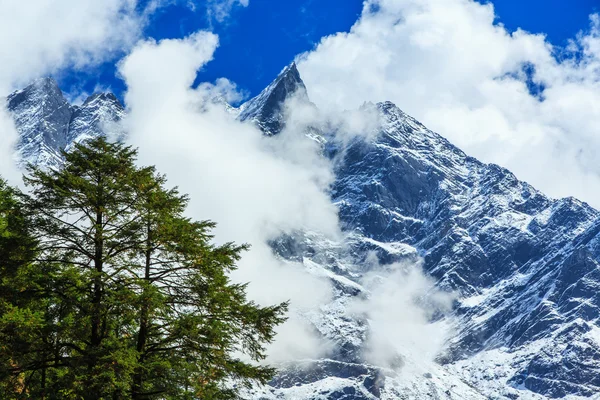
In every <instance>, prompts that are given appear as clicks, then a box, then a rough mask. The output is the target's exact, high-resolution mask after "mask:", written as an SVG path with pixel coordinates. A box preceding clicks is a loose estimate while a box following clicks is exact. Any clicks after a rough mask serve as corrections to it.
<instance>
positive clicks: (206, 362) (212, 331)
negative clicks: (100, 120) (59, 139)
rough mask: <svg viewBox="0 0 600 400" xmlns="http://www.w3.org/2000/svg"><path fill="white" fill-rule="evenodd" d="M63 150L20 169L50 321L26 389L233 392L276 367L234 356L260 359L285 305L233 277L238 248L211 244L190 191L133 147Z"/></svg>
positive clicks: (100, 395)
mask: <svg viewBox="0 0 600 400" xmlns="http://www.w3.org/2000/svg"><path fill="white" fill-rule="evenodd" d="M64 156H65V160H66V162H65V165H64V167H63V168H62V169H60V170H56V171H43V170H41V169H37V168H32V169H31V175H30V176H29V177H27V178H26V183H27V184H28V185H30V186H31V188H32V196H31V198H30V200H29V201H28V209H29V210H30V212H31V214H32V215H33V218H32V224H33V229H34V232H35V235H36V236H37V237H38V238H39V249H38V250H39V255H38V256H36V257H35V258H36V261H35V263H34V264H35V265H36V266H37V267H38V268H43V269H45V270H46V271H48V275H49V277H48V280H47V281H46V282H45V285H46V286H49V287H47V288H45V289H44V292H45V293H46V296H45V297H44V299H45V301H46V302H47V303H48V304H47V305H46V308H45V310H46V312H45V313H44V314H43V318H42V320H43V321H44V322H43V323H40V324H41V325H43V327H44V328H45V329H46V330H50V332H48V335H47V337H48V338H49V339H50V340H48V343H47V344H46V347H44V349H45V351H44V352H40V353H38V358H40V357H41V358H42V360H41V361H40V360H38V362H37V364H38V365H42V366H43V370H44V380H43V383H42V382H41V381H40V383H39V384H38V385H37V386H36V388H34V387H33V386H32V388H31V389H30V391H29V392H28V393H31V394H33V393H34V392H35V391H36V390H37V393H38V394H39V393H52V397H49V398H64V399H71V398H73V399H80V398H84V399H129V398H134V399H233V398H236V397H237V390H236V388H239V386H240V384H250V383H252V382H261V383H265V382H266V381H268V379H269V378H270V377H271V376H272V375H273V373H274V370H273V369H271V368H268V367H263V366H257V365H254V364H251V363H247V362H242V361H241V360H239V359H238V358H236V356H235V355H236V354H241V353H245V354H246V355H247V356H249V357H250V359H252V360H254V361H260V360H262V359H264V351H265V349H264V345H266V344H267V343H269V342H270V341H272V340H273V337H274V328H275V327H276V326H277V325H278V324H279V323H281V322H283V320H284V316H283V315H284V312H285V310H286V308H287V304H285V303H284V304H279V305H276V306H273V307H260V306H258V305H257V304H255V303H253V302H251V301H248V300H247V299H246V294H245V286H244V285H239V284H234V283H232V282H231V281H230V279H229V272H231V271H232V270H233V269H234V268H235V262H236V261H237V260H238V259H239V257H240V252H242V251H243V250H245V248H246V247H245V246H236V245H234V244H226V245H223V246H214V245H212V244H211V240H212V237H211V235H210V230H211V229H212V228H213V227H214V224H213V223H212V222H206V221H205V222H197V221H193V220H191V219H189V218H186V217H185V216H184V211H185V208H186V205H187V201H188V200H187V197H186V196H182V195H180V194H179V193H178V192H177V190H176V189H171V190H168V189H166V188H165V185H166V180H165V178H164V177H163V176H160V175H158V174H157V173H156V172H155V171H154V168H139V167H137V166H136V165H135V157H136V151H135V150H133V149H131V148H129V147H126V146H124V145H122V144H118V143H110V142H108V141H107V140H106V139H104V138H98V139H93V140H91V141H89V142H87V143H85V144H78V145H76V146H75V149H74V150H73V151H71V152H69V153H65V154H64ZM46 353H48V354H47V355H42V354H46ZM32 368H33V367H32ZM32 372H33V369H32V370H31V371H30V375H31V373H32ZM30 398H40V396H39V395H38V397H30Z"/></svg>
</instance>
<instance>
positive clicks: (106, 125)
mask: <svg viewBox="0 0 600 400" xmlns="http://www.w3.org/2000/svg"><path fill="white" fill-rule="evenodd" d="M7 108H8V111H9V112H10V113H11V114H12V115H13V117H14V119H15V125H16V127H17V131H18V132H19V141H18V143H17V153H18V158H19V160H20V163H21V164H27V163H32V164H35V165H41V166H44V167H51V168H56V167H58V166H60V165H61V163H62V155H61V150H63V149H67V150H68V149H69V148H70V146H72V145H73V143H77V142H79V141H81V140H83V139H85V138H88V137H93V136H98V135H101V134H104V133H106V134H111V135H114V136H116V137H118V136H120V135H122V131H121V128H120V127H119V126H118V121H120V120H121V118H122V117H123V116H124V112H125V111H124V109H123V106H122V105H121V104H120V103H119V101H118V100H117V98H116V97H115V96H114V95H113V94H111V93H97V94H94V95H92V96H90V97H89V98H88V99H87V100H85V101H84V103H83V104H82V105H81V106H74V105H71V104H69V102H68V101H67V99H66V98H65V97H64V95H63V93H62V91H61V90H60V89H59V87H58V85H57V83H56V81H54V80H53V79H51V78H42V79H38V80H36V81H34V82H33V83H31V84H30V85H29V86H27V87H26V88H25V89H23V90H19V91H16V92H14V93H12V94H11V95H9V96H8V98H7Z"/></svg>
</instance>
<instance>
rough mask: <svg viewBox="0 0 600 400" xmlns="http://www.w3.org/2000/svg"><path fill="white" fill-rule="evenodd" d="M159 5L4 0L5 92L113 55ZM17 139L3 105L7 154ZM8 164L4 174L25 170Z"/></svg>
mask: <svg viewBox="0 0 600 400" xmlns="http://www.w3.org/2000/svg"><path fill="white" fill-rule="evenodd" d="M158 5H159V1H158V0H153V1H150V2H149V3H148V5H147V6H146V7H145V8H143V9H140V7H139V5H138V2H137V0H102V1H98V0H55V1H50V0H31V1H12V0H0V59H1V60H2V65H1V66H0V93H1V94H3V95H5V94H8V93H9V92H10V91H12V90H13V89H17V88H21V87H23V86H24V85H26V84H29V83H30V82H31V81H32V80H33V79H35V78H38V77H40V76H43V75H48V74H51V73H58V72H60V71H62V70H63V69H65V68H75V69H83V68H87V67H90V66H93V65H96V64H99V63H101V62H103V61H106V60H110V59H111V58H113V57H114V56H115V55H117V54H119V53H120V52H122V51H125V50H127V49H128V48H130V47H131V46H132V45H133V44H134V43H135V42H136V41H137V40H138V39H139V37H140V34H141V31H142V27H143V25H144V23H145V20H146V16H147V15H148V13H151V12H152V11H153V10H154V9H155V8H156V7H157V6H158ZM0 101H1V100H0ZM0 107H2V108H4V104H1V105H0ZM17 139H18V136H17V133H16V130H15V128H14V124H13V122H12V119H11V118H10V116H9V115H8V114H7V113H6V112H5V111H4V110H2V111H1V112H0V142H1V147H2V148H1V149H0V157H1V158H2V160H12V155H13V152H14V151H13V146H14V144H15V143H16V141H17ZM3 164H4V163H3ZM6 164H7V165H2V166H0V168H1V169H0V174H2V175H4V176H6V177H8V178H9V179H10V181H11V183H13V184H17V183H19V182H20V179H19V178H18V177H19V176H20V174H19V173H18V172H16V171H15V170H14V168H13V167H12V166H10V165H9V164H11V163H6Z"/></svg>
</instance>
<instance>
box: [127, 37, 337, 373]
mask: <svg viewBox="0 0 600 400" xmlns="http://www.w3.org/2000/svg"><path fill="white" fill-rule="evenodd" d="M217 46H218V38H217V37H216V36H215V35H214V34H212V33H208V32H197V33H195V34H193V35H191V36H189V37H187V38H185V39H181V40H162V41H160V42H155V41H150V40H149V41H144V42H141V43H140V44H138V46H136V48H135V49H134V50H133V51H132V52H131V54H130V55H129V56H127V57H126V58H125V59H124V60H123V61H122V63H121V64H120V73H121V75H122V77H123V78H124V80H125V82H126V84H127V93H126V96H125V100H126V104H127V107H128V112H129V114H128V118H127V120H126V121H125V123H126V128H127V130H128V132H129V136H128V141H129V143H130V144H132V145H134V146H136V147H138V148H139V149H140V153H139V154H140V163H141V164H144V165H148V164H152V165H156V166H157V169H158V170H159V171H161V172H162V173H166V174H167V177H168V179H169V183H170V184H173V185H177V186H179V187H180V189H181V191H182V192H184V193H189V194H190V198H191V203H190V208H189V213H190V214H191V215H192V216H193V217H194V218H196V219H211V220H214V221H217V222H218V226H217V229H216V240H217V241H220V242H225V241H236V242H238V243H243V242H249V243H250V244H251V245H252V249H251V251H250V252H248V253H246V254H245V255H244V257H243V259H242V260H241V263H240V265H239V267H240V268H239V270H238V271H237V272H236V273H235V274H234V278H235V279H236V280H238V281H241V282H251V285H250V286H249V289H248V290H249V296H250V297H251V298H252V299H254V300H256V301H258V302H260V303H262V304H273V303H276V302H280V301H285V300H291V302H292V313H291V318H290V320H289V321H288V323H286V324H285V325H284V326H283V327H282V328H281V332H282V334H280V335H279V336H278V342H277V343H276V344H275V346H274V347H273V348H272V354H273V356H277V357H276V359H277V360H278V361H284V360H286V359H290V358H296V357H301V358H302V357H315V356H317V355H318V354H317V353H318V350H319V346H317V344H318V341H316V339H315V337H314V336H313V335H312V333H311V332H310V329H309V328H308V327H307V325H306V324H305V323H304V322H303V320H302V318H300V317H299V315H300V312H301V311H302V310H304V309H311V308H315V307H318V306H319V305H321V304H322V303H323V302H325V301H327V300H328V298H329V297H330V295H331V288H330V285H329V283H328V282H327V281H325V280H323V279H322V278H318V277H313V276H311V275H309V274H308V273H307V272H306V271H305V269H304V268H303V266H302V265H301V264H298V263H288V262H283V261H281V260H279V259H277V258H276V257H275V256H274V255H273V253H272V250H271V249H270V247H269V246H268V245H267V241H268V240H270V239H273V238H275V237H277V236H278V235H279V234H280V233H282V232H291V231H295V230H302V229H309V230H316V231H319V232H323V233H325V234H328V235H330V236H332V237H335V236H336V235H337V233H338V220H337V214H336V209H335V207H334V206H333V205H332V204H331V202H330V200H329V198H328V196H327V194H326V188H327V186H328V185H329V183H330V181H331V179H332V174H331V172H330V170H329V168H328V166H327V164H325V162H324V161H320V162H319V161H318V157H317V153H316V150H317V147H316V145H315V143H314V142H312V141H310V140H308V139H307V138H306V137H305V136H304V135H302V134H300V133H299V132H296V131H295V130H288V131H286V132H284V133H282V135H281V136H280V137H278V138H267V137H264V136H263V134H262V132H260V131H259V130H258V129H257V128H256V127H254V126H253V125H252V124H246V123H241V122H238V121H236V120H235V119H234V118H233V117H232V115H230V114H228V112H227V111H226V108H225V107H223V104H218V102H217V104H215V102H214V97H215V94H220V96H221V97H223V98H227V97H228V96H231V95H233V94H232V93H228V92H231V91H232V90H233V89H234V87H233V86H232V85H231V84H227V83H226V82H224V81H223V80H220V81H218V82H217V83H216V84H215V85H211V84H207V83H205V84H202V85H200V86H198V87H197V88H196V89H193V88H192V87H191V86H192V84H193V82H194V79H195V77H196V72H197V70H198V69H200V68H201V67H202V66H204V65H205V64H206V63H207V62H209V61H210V60H211V59H212V56H213V53H214V51H215V49H216V48H217ZM223 92H225V93H223ZM298 350H300V354H299V353H298Z"/></svg>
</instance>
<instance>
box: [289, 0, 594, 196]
mask: <svg viewBox="0 0 600 400" xmlns="http://www.w3.org/2000/svg"><path fill="white" fill-rule="evenodd" d="M299 69H300V72H301V73H302V76H303V79H304V80H305V82H306V84H307V87H308V90H309V95H310V96H311V100H313V101H314V102H315V103H316V104H317V105H318V106H319V107H321V108H322V109H328V110H332V109H340V108H341V109H354V108H356V107H358V106H360V105H361V104H362V103H363V102H364V101H374V102H376V101H384V100H391V101H393V102H394V103H396V104H397V105H398V106H399V107H400V108H402V109H404V110H405V111H406V112H408V113H409V114H411V115H413V116H414V117H416V118H417V119H419V120H421V121H422V122H423V123H425V124H426V125H428V127H430V128H431V129H433V130H436V131H438V132H440V133H441V134H443V135H444V136H446V137H448V138H449V139H450V140H451V141H453V142H454V143H455V144H457V145H458V146H460V147H462V148H463V149H464V150H465V151H466V152H468V153H470V154H471V155H474V156H476V157H479V158H480V159H482V160H483V161H486V162H494V163H497V164H500V165H502V166H505V167H507V168H509V169H511V170H513V172H515V173H516V174H517V176H518V177H519V178H521V179H524V180H527V181H529V182H530V183H532V184H534V185H535V186H537V187H538V188H539V189H541V190H543V191H545V192H546V193H548V194H549V195H551V196H554V197H563V196H576V197H579V198H581V199H583V200H585V201H588V202H590V203H591V204H592V205H595V206H600V200H598V199H599V198H600V197H599V196H598V194H600V179H599V173H600V164H598V163H597V162H596V161H595V154H596V153H597V151H598V149H600V135H598V134H597V127H598V126H599V125H600V90H599V89H600V72H599V71H600V19H599V17H598V16H592V17H591V24H590V27H589V29H587V30H586V31H585V32H583V33H581V34H579V35H578V36H577V37H576V38H574V39H573V40H572V41H571V43H570V45H569V46H568V47H567V48H556V47H553V46H552V45H551V44H550V43H549V42H548V41H547V40H546V38H545V37H544V36H543V35H541V34H531V33H528V32H525V31H522V30H517V31H516V32H508V31H507V30H506V29H505V28H504V27H503V26H502V25H500V24H498V23H496V20H495V14H494V9H493V5H492V4H491V3H488V4H481V3H478V2H475V1H473V0H366V1H365V4H364V9H363V12H362V15H361V17H360V19H359V20H358V21H357V22H356V24H355V25H354V26H353V27H352V29H351V30H350V32H347V33H338V34H335V35H332V36H329V37H325V38H323V39H322V40H321V42H320V43H319V44H318V46H317V47H316V48H315V49H314V51H311V52H308V53H306V54H304V55H302V56H301V57H299Z"/></svg>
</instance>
